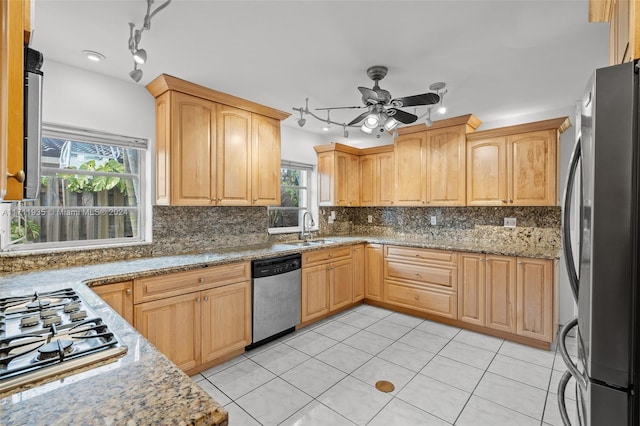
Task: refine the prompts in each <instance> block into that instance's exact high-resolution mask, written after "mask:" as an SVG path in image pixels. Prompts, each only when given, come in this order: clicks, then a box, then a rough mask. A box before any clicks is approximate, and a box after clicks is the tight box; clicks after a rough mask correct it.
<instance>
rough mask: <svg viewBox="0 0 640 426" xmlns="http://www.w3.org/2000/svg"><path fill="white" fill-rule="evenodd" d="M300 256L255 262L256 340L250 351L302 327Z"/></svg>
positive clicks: (254, 332) (254, 336) (254, 323)
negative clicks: (299, 325) (296, 327)
mask: <svg viewBox="0 0 640 426" xmlns="http://www.w3.org/2000/svg"><path fill="white" fill-rule="evenodd" d="M301 265H302V259H301V256H300V254H294V255H288V256H281V257H275V258H271V259H262V260H254V261H253V262H252V277H253V291H252V293H253V298H252V302H253V339H252V343H251V345H249V346H247V349H252V348H255V347H256V346H259V345H262V344H264V343H267V342H270V341H271V340H274V339H277V338H278V337H280V336H283V335H285V334H287V333H290V332H292V331H294V330H295V326H296V325H297V324H298V323H300V303H301V301H300V276H301V275H300V268H301Z"/></svg>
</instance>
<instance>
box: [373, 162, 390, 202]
mask: <svg viewBox="0 0 640 426" xmlns="http://www.w3.org/2000/svg"><path fill="white" fill-rule="evenodd" d="M376 156H377V167H376V175H375V178H376V189H377V194H376V200H377V203H376V205H378V206H390V205H392V204H393V189H394V183H393V152H384V153H381V154H376Z"/></svg>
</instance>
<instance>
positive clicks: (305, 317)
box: [300, 264, 329, 322]
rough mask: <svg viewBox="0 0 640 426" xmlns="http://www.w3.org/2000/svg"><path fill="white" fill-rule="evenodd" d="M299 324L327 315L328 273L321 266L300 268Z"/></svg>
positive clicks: (325, 267) (324, 265) (323, 265)
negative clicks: (300, 300) (300, 299)
mask: <svg viewBox="0 0 640 426" xmlns="http://www.w3.org/2000/svg"><path fill="white" fill-rule="evenodd" d="M301 298H302V309H301V314H300V317H301V322H307V321H310V320H312V319H314V318H318V317H321V316H323V315H325V314H328V313H329V273H328V271H327V265H326V264H322V265H318V266H312V267H308V268H302V294H301Z"/></svg>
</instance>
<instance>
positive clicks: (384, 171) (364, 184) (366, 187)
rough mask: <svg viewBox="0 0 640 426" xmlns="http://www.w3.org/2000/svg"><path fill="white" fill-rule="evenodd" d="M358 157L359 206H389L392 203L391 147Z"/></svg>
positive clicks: (392, 166)
mask: <svg viewBox="0 0 640 426" xmlns="http://www.w3.org/2000/svg"><path fill="white" fill-rule="evenodd" d="M383 149H386V151H384V152H379V153H373V154H366V155H363V156H362V157H360V194H361V195H360V205H361V206H390V205H393V203H394V201H393V198H394V195H393V193H394V180H393V168H394V165H393V146H391V149H389V148H383Z"/></svg>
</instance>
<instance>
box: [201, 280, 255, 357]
mask: <svg viewBox="0 0 640 426" xmlns="http://www.w3.org/2000/svg"><path fill="white" fill-rule="evenodd" d="M201 298H202V302H201V303H202V358H201V359H202V362H203V363H205V362H209V361H213V360H214V359H216V358H220V357H221V356H223V355H226V354H228V353H231V352H233V351H236V350H238V349H242V348H244V347H245V346H247V345H248V344H249V343H251V282H250V281H245V282H241V283H236V284H230V285H226V286H223V287H218V288H214V289H212V290H206V291H203V292H202V296H201Z"/></svg>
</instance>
